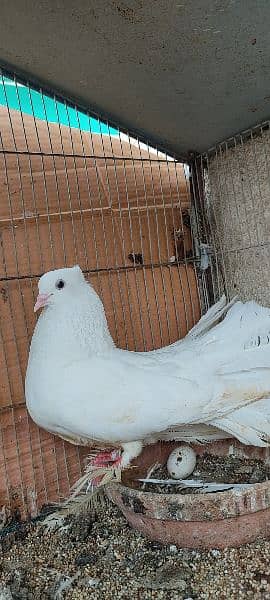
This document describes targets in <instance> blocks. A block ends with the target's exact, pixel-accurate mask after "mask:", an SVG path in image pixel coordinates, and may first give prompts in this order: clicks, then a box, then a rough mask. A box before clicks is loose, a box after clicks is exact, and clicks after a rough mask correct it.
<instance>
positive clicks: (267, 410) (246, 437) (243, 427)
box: [212, 397, 270, 447]
mask: <svg viewBox="0 0 270 600" xmlns="http://www.w3.org/2000/svg"><path fill="white" fill-rule="evenodd" d="M212 423H213V425H215V426H216V427H219V428H220V429H222V430H223V431H226V432H227V433H228V434H230V435H231V436H232V437H236V438H237V439H238V440H239V441H240V442H241V443H242V444H246V445H250V446H260V447H266V446H269V445H270V397H269V398H265V399H263V400H257V402H254V404H251V405H249V406H245V407H243V408H240V409H239V410H235V411H234V412H233V413H231V414H229V415H227V416H224V417H222V418H221V419H217V420H216V421H212Z"/></svg>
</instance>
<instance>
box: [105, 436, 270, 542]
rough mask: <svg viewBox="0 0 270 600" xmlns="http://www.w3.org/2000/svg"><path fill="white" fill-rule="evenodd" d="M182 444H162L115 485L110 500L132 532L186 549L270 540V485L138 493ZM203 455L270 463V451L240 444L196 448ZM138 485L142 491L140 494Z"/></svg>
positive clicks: (147, 452) (229, 442) (110, 488)
mask: <svg viewBox="0 0 270 600" xmlns="http://www.w3.org/2000/svg"><path fill="white" fill-rule="evenodd" d="M179 445H180V444H179V442H178V443H159V444H155V445H154V446H148V447H146V448H145V449H144V451H143V452H142V454H141V455H140V457H139V458H138V459H136V466H134V468H133V469H129V470H127V471H125V472H124V473H123V477H122V482H121V483H113V484H110V485H109V486H108V488H107V494H108V496H109V498H110V499H111V500H112V501H113V502H114V503H115V504H116V505H117V506H118V507H119V508H120V510H121V511H122V513H123V514H124V516H125V517H126V519H127V521H128V522H129V523H130V525H131V526H132V527H134V528H135V529H137V530H138V531H140V532H142V533H143V534H144V535H145V536H147V537H148V538H150V539H151V540H155V541H158V542H161V543H162V544H175V545H176V546H178V547H181V548H225V547H233V546H235V547H236V546H240V545H241V544H245V543H248V542H252V541H254V540H256V539H257V538H258V537H264V538H265V537H269V536H270V481H265V482H263V483H256V484H254V485H252V486H251V487H250V488H248V489H244V490H230V491H224V492H215V493H207V494H200V493H197V494H187V495H183V494H161V493H152V492H145V491H144V490H142V489H138V483H137V484H136V480H137V479H138V478H143V477H145V476H146V474H147V472H148V470H149V467H151V466H152V465H153V464H155V463H156V462H159V463H160V464H166V461H167V458H168V456H169V454H170V453H171V451H172V450H173V449H174V448H176V447H177V446H179ZM192 447H193V448H194V450H195V451H196V453H197V454H198V455H203V454H206V453H207V454H213V455H216V456H228V455H230V454H234V455H235V456H238V457H239V456H240V457H242V458H255V459H261V460H264V461H266V462H270V454H269V449H268V448H266V449H265V448H263V449H262V448H254V447H252V446H243V445H241V444H240V443H238V442H236V441H234V440H227V441H222V442H215V443H213V444H207V446H196V445H192ZM136 485H137V488H136Z"/></svg>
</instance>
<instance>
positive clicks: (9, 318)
mask: <svg viewBox="0 0 270 600" xmlns="http://www.w3.org/2000/svg"><path fill="white" fill-rule="evenodd" d="M0 195H1V204H0V207H1V208H0V226H1V231H0V236H1V246H0V269H1V272H0V280H1V289H0V291H1V296H0V300H1V314H0V317H1V318H0V336H1V351H0V368H1V396H0V410H1V429H0V431H1V459H0V505H1V506H3V507H6V508H5V510H4V511H3V520H4V519H5V518H6V516H7V515H8V514H9V513H10V512H11V513H12V514H14V512H17V514H20V515H21V516H27V515H30V516H34V515H36V514H37V512H38V511H39V509H40V507H41V506H42V505H44V504H46V503H49V502H52V501H57V500H59V499H61V498H63V497H65V496H67V495H68V493H69V491H70V486H71V485H72V484H73V483H74V481H75V480H76V479H77V478H78V476H79V475H80V474H81V468H82V461H83V458H84V456H85V452H86V451H83V450H81V449H78V448H77V447H75V446H72V445H70V444H67V443H65V442H63V441H62V440H60V439H59V438H56V437H53V436H52V435H50V434H48V433H46V432H45V431H43V430H40V429H38V428H37V427H36V426H35V425H34V424H33V422H32V421H31V419H30V418H29V416H28V414H27V411H26V408H25V403H24V375H25V370H26V364H27V357H28V348H29V341H30V339H31V334H32V331H33V328H34V325H35V317H34V313H33V306H34V299H35V296H36V291H37V281H38V278H39V276H40V275H41V274H42V273H44V272H45V271H48V270H50V269H54V268H60V267H62V266H72V265H74V264H79V265H80V267H81V268H82V269H83V271H84V273H85V276H86V278H87V279H88V280H89V281H90V282H91V284H92V285H93V286H94V288H95V289H96V290H97V292H98V293H99V294H100V296H101V299H102V301H103V303H104V306H105V311H106V315H107V318H108V322H109V327H110V330H111V333H112V335H113V337H114V339H115V341H116V343H117V345H119V346H120V347H122V348H129V349H131V350H149V349H153V348H158V347H160V346H165V345H166V344H169V343H171V342H174V341H175V340H177V339H179V338H181V337H183V336H184V335H185V334H186V332H187V331H188V330H189V329H190V328H191V327H192V325H193V324H194V323H195V322H196V321H197V320H198V318H199V316H200V312H201V303H200V299H201V297H200V294H199V291H198V289H199V287H200V285H201V283H200V285H199V286H198V271H197V268H196V265H197V262H198V252H197V251H196V250H195V247H194V240H193V239H192V235H191V221H192V218H191V215H190V207H191V186H190V177H189V171H188V169H187V166H186V165H184V164H183V163H181V162H179V161H177V160H176V159H174V158H172V157H170V156H167V155H165V154H164V153H162V152H160V151H159V150H158V149H157V148H153V147H151V146H150V145H149V144H148V143H147V141H145V140H144V142H143V143H142V142H141V141H140V140H138V139H135V138H134V137H131V136H130V135H129V133H128V132H123V131H120V130H119V129H118V128H117V127H115V126H112V125H111V124H109V123H106V122H104V121H101V120H100V119H99V117H98V116H96V115H92V114H90V113H86V112H82V111H81V110H79V108H77V107H76V106H75V105H71V104H69V103H67V102H65V100H63V99H61V98H56V97H55V96H53V95H50V94H48V93H45V92H44V91H43V90H41V89H35V88H34V87H33V86H30V85H29V84H28V83H27V82H22V81H18V80H17V78H16V77H14V76H11V75H10V74H7V73H4V72H1V73H0ZM198 209H199V207H198Z"/></svg>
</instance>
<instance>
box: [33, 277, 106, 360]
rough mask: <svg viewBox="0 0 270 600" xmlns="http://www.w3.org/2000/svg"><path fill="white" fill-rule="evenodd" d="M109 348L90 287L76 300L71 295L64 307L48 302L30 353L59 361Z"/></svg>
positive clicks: (102, 316) (101, 313) (98, 304)
mask: <svg viewBox="0 0 270 600" xmlns="http://www.w3.org/2000/svg"><path fill="white" fill-rule="evenodd" d="M89 294H91V298H90V302H89ZM113 348H114V342H113V339H112V337H111V335H110V332H109V328H108V324H107V320H106V316H105V312H104V308H103V305H102V303H101V301H100V299H99V297H98V296H97V294H96V293H95V292H94V290H91V289H88V295H87V296H86V297H83V298H80V302H77V301H76V299H75V300H74V302H71V303H68V304H67V306H64V307H63V306H48V307H47V308H46V309H45V310H44V311H43V313H42V314H41V315H40V317H39V320H38V323H37V326H36V330H35V334H34V336H33V340H32V350H33V355H36V356H37V357H39V359H41V358H42V357H44V358H45V359H46V360H47V359H49V360H51V359H52V360H57V361H59V360H61V361H62V362H69V361H73V360H81V359H84V358H87V357H88V358H91V356H97V355H98V354H100V355H102V354H106V353H107V352H109V351H110V350H112V349H113Z"/></svg>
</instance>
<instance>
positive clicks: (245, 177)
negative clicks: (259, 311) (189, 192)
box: [206, 130, 270, 306]
mask: <svg viewBox="0 0 270 600" xmlns="http://www.w3.org/2000/svg"><path fill="white" fill-rule="evenodd" d="M239 142H240V143H238V144H236V143H235V144H234V145H233V146H231V147H228V146H225V145H224V146H222V147H220V148H219V149H218V150H217V151H216V153H215V155H214V156H212V157H209V159H208V176H207V177H208V182H207V185H206V189H207V194H206V204H207V213H208V216H209V222H210V227H211V232H212V234H211V237H212V242H213V245H214V248H215V250H216V252H217V254H216V256H217V259H218V264H219V278H220V281H219V283H220V285H221V283H222V278H223V279H224V282H225V287H226V289H227V291H228V293H229V295H230V296H233V295H235V294H238V295H239V296H240V298H242V299H251V298H252V299H256V300H257V301H258V302H261V303H262V304H265V305H268V306H269V305H270V273H269V266H270V176H269V171H270V134H269V131H262V130H260V131H259V132H258V134H257V135H255V134H254V135H253V136H252V135H251V134H250V135H249V137H248V139H246V140H244V139H243V138H240V139H239ZM217 284H218V282H217V281H216V286H217V287H218V285H217Z"/></svg>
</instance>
